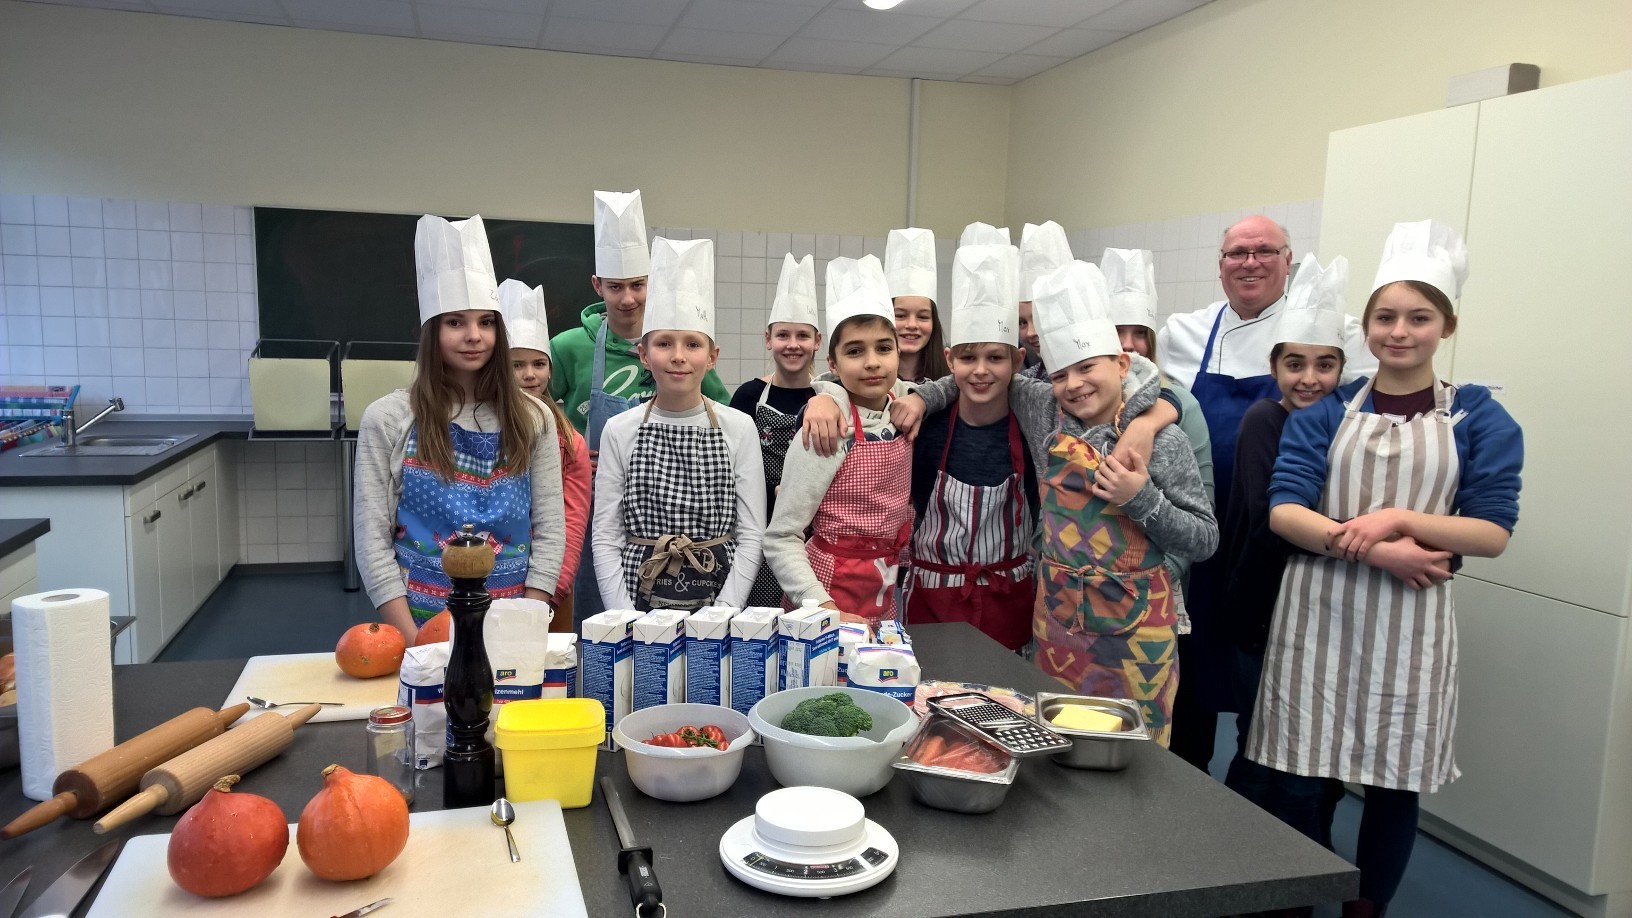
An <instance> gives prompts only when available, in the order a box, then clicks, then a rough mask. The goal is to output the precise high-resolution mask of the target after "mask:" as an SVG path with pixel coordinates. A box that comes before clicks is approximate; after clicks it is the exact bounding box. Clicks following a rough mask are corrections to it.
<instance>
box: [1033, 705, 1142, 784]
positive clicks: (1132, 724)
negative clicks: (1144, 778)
mask: <svg viewBox="0 0 1632 918" xmlns="http://www.w3.org/2000/svg"><path fill="white" fill-rule="evenodd" d="M1068 704H1071V705H1080V706H1082V707H1088V708H1094V709H1096V710H1099V711H1104V712H1105V713H1107V714H1115V715H1116V716H1118V717H1120V718H1122V723H1123V729H1122V730H1119V731H1117V732H1114V733H1104V732H1100V731H1097V730H1071V729H1068V728H1066V727H1056V726H1054V725H1053V724H1051V723H1049V722H1048V721H1049V719H1050V718H1052V717H1053V716H1054V715H1055V713H1057V712H1058V711H1059V709H1060V708H1062V707H1064V706H1065V705H1068ZM1036 718H1037V722H1038V723H1039V724H1041V725H1042V726H1043V727H1044V728H1045V729H1048V730H1052V731H1054V732H1055V733H1058V734H1059V735H1061V736H1063V737H1065V738H1067V739H1069V740H1070V741H1071V748H1070V749H1068V750H1066V751H1065V752H1058V753H1055V754H1054V755H1053V756H1051V758H1053V759H1054V761H1056V762H1058V763H1060V764H1061V765H1065V766H1067V767H1070V768H1087V769H1092V770H1094V771H1120V770H1122V769H1124V768H1126V767H1128V759H1129V758H1130V757H1131V756H1132V755H1133V749H1134V746H1135V745H1137V744H1139V743H1142V742H1149V741H1150V733H1149V731H1148V730H1147V729H1146V727H1145V715H1144V712H1143V711H1141V710H1140V709H1139V705H1138V704H1136V703H1135V702H1132V701H1129V700H1128V699H1126V698H1101V697H1098V696H1095V695H1063V694H1056V693H1054V692H1038V693H1037V714H1036Z"/></svg>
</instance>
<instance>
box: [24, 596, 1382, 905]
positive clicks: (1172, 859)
mask: <svg viewBox="0 0 1632 918" xmlns="http://www.w3.org/2000/svg"><path fill="white" fill-rule="evenodd" d="M913 636H914V639H915V642H916V643H915V647H916V649H917V652H918V657H919V660H920V661H921V663H922V664H923V669H924V674H925V677H926V678H942V679H963V680H970V681H983V682H988V683H992V684H1000V685H1012V686H1015V687H1017V688H1021V689H1024V690H1033V691H1035V690H1039V689H1046V688H1048V687H1049V680H1047V679H1046V678H1045V677H1043V676H1042V674H1041V673H1039V672H1037V671H1036V670H1035V669H1034V668H1033V667H1032V666H1031V665H1030V664H1028V663H1026V662H1025V661H1023V660H1021V659H1020V658H1019V657H1017V656H1015V655H1013V654H1010V653H1008V652H1006V651H1004V650H1003V649H1002V648H1001V647H999V646H998V645H997V644H996V643H994V642H992V641H990V640H989V639H987V638H986V637H985V636H983V635H981V634H980V633H979V632H978V631H976V630H975V629H973V628H971V627H969V626H968V625H961V624H960V625H928V626H920V627H919V628H918V629H915V630H914V632H913ZM242 666H243V661H241V660H223V661H212V662H203V663H156V664H146V665H139V666H121V667H117V668H116V669H115V673H114V685H115V692H116V695H115V720H116V724H117V732H118V735H119V737H120V738H121V739H123V738H128V737H130V736H132V735H134V734H136V733H138V732H140V731H141V730H143V729H146V728H148V727H151V726H153V725H154V724H157V723H158V722H160V721H162V720H164V719H166V718H168V717H172V716H174V715H176V714H179V713H181V712H182V711H184V710H186V709H187V708H189V707H192V706H195V705H199V704H215V703H218V702H219V701H221V700H222V699H223V698H224V696H225V694H226V692H227V691H229V690H230V689H231V687H232V684H233V682H234V681H235V679H236V678H237V675H238V673H239V671H240V670H241V669H242ZM330 762H338V763H340V764H342V765H345V766H346V767H348V768H353V769H361V767H362V765H363V725H362V723H361V722H352V723H326V724H308V725H307V726H305V727H302V728H300V730H299V731H298V732H297V733H296V734H295V741H294V743H293V745H292V746H291V747H290V748H289V749H288V750H286V751H285V752H284V753H283V754H282V755H281V756H280V757H278V758H277V759H274V760H273V761H271V762H269V763H267V764H266V765H264V766H262V767H261V768H260V769H257V770H256V771H253V772H251V773H250V774H249V775H247V776H246V777H245V779H244V781H243V783H242V784H240V785H239V787H240V788H241V789H242V790H246V791H250V792H252V793H257V794H262V795H265V796H267V797H270V798H271V799H272V800H274V801H276V802H277V804H278V805H279V806H280V807H281V808H282V809H283V811H284V813H285V815H287V816H289V817H290V818H291V819H294V818H295V817H296V816H297V815H298V814H299V812H300V810H301V808H302V807H303V806H304V805H305V803H306V801H307V800H308V799H310V797H311V795H312V794H314V793H315V792H316V791H317V789H318V787H319V785H320V781H319V778H318V775H319V773H320V772H321V770H322V769H323V767H324V766H325V765H327V764H329V763H330ZM596 771H597V774H601V775H611V776H612V779H613V780H614V781H615V782H617V784H618V786H619V789H620V792H621V794H622V797H623V801H624V806H625V808H626V809H627V810H628V812H629V818H630V821H631V823H632V824H633V826H634V828H635V832H636V835H637V838H638V841H639V842H640V843H641V844H643V845H650V846H652V848H653V849H654V852H655V856H656V863H655V869H656V873H657V876H658V878H659V880H660V882H661V883H662V884H663V890H664V894H665V895H664V898H665V901H666V902H667V903H669V904H670V905H671V906H672V913H673V914H675V915H703V914H708V915H753V916H763V918H775V916H788V915H806V914H823V915H846V916H892V918H893V916H900V915H913V916H931V915H982V916H1020V915H1038V916H1041V915H1049V916H1055V915H1092V916H1132V915H1164V916H1187V915H1188V916H1210V915H1221V914H1234V913H1239V912H1248V911H1260V910H1266V909H1278V908H1287V907H1291V906H1296V905H1306V904H1315V903H1322V902H1335V901H1340V900H1342V899H1345V898H1350V897H1353V896H1354V895H1355V894H1356V892H1357V890H1358V887H1359V872H1358V871H1357V870H1356V869H1355V868H1353V867H1352V866H1350V865H1349V864H1347V863H1346V862H1344V861H1343V860H1341V859H1340V858H1338V857H1337V856H1335V855H1333V854H1332V853H1330V852H1329V851H1327V850H1325V849H1324V848H1321V847H1320V846H1318V845H1316V844H1314V843H1313V842H1310V841H1309V840H1307V839H1305V838H1304V837H1303V836H1301V835H1299V834H1297V833H1296V832H1294V831H1292V830H1291V829H1290V828H1288V827H1286V826H1285V825H1282V824H1281V823H1280V822H1278V821H1276V820H1275V819H1274V818H1272V817H1270V816H1269V815H1267V814H1265V813H1263V812H1262V811H1260V810H1258V809H1257V808H1256V807H1253V806H1252V805H1251V804H1249V803H1247V802H1246V801H1244V800H1242V799H1241V798H1239V797H1237V796H1236V795H1235V794H1233V793H1231V792H1230V791H1228V790H1226V789H1225V788H1224V787H1223V786H1222V785H1220V784H1218V783H1217V782H1215V781H1213V780H1211V779H1210V778H1208V777H1206V776H1205V775H1203V774H1201V773H1200V772H1198V771H1197V770H1196V769H1194V768H1193V767H1191V766H1190V765H1188V764H1186V763H1185V762H1183V761H1182V760H1180V759H1179V758H1177V757H1176V756H1174V755H1172V754H1170V753H1168V752H1167V751H1166V750H1163V749H1161V748H1160V747H1157V746H1155V745H1154V744H1142V745H1141V747H1140V748H1139V749H1138V750H1137V752H1136V754H1135V755H1134V756H1133V761H1132V763H1131V764H1130V765H1129V767H1128V768H1127V770H1125V771H1122V772H1114V773H1101V772H1090V771H1076V770H1072V769H1067V768H1062V767H1060V766H1057V765H1055V764H1053V763H1052V762H1050V761H1047V760H1042V761H1031V762H1026V763H1025V764H1024V765H1023V766H1022V767H1021V770H1020V774H1019V776H1018V778H1017V780H1016V783H1015V786H1014V787H1013V789H1012V790H1011V791H1010V793H1009V796H1008V799H1007V800H1006V801H1005V802H1004V804H1003V806H1002V807H1001V808H999V809H998V810H996V811H995V812H993V813H990V814H986V815H983V816H967V815H960V814H957V813H946V812H942V811H939V810H932V809H928V808H926V807H924V806H921V805H919V804H917V803H915V802H914V801H913V800H912V797H911V792H910V790H909V789H908V787H907V785H906V783H905V782H904V781H892V782H891V783H890V785H889V786H888V787H886V788H885V789H884V790H882V791H880V792H879V793H877V794H874V795H872V796H870V797H867V798H865V799H864V800H863V801H862V802H863V804H864V805H865V806H866V808H867V815H868V817H869V818H871V819H873V820H875V821H876V822H878V823H879V824H881V825H882V826H884V827H885V828H886V829H888V830H889V831H890V832H891V833H892V834H893V835H894V836H895V838H896V840H897V842H899V844H900V846H901V866H900V867H899V868H898V869H897V870H896V872H895V873H894V874H893V875H892V876H891V877H889V878H888V879H886V880H885V881H884V882H883V883H881V884H879V885H878V886H876V887H873V888H872V889H870V890H866V891H864V892H860V893H856V894H854V895H850V896H844V897H840V898H836V899H829V900H817V899H794V898H786V897H781V896H775V895H771V894H769V893H764V892H761V891H759V890H756V889H753V888H750V887H748V886H746V885H744V884H742V883H740V882H738V881H737V880H736V879H734V878H732V877H731V876H730V875H729V874H727V873H726V872H725V868H724V867H723V866H722V865H721V863H720V859H719V854H718V842H719V838H720V836H721V834H723V833H724V831H725V830H726V828H727V827H729V826H730V825H731V824H732V823H734V822H736V821H737V820H738V819H741V818H742V817H744V816H747V815H751V814H752V812H753V807H754V802H755V801H756V800H757V799H758V798H759V797H760V796H761V795H763V794H765V793H767V792H769V791H771V790H774V789H775V788H776V786H777V785H776V782H775V781H774V779H772V778H771V776H770V773H769V770H768V769H767V767H766V765H765V757H764V753H763V751H762V750H760V749H758V748H754V749H750V750H748V753H747V759H746V762H745V763H744V766H743V772H742V777H741V778H740V779H738V781H737V783H736V785H735V786H733V787H732V788H731V789H730V790H729V791H727V792H726V793H724V794H722V795H721V796H719V797H715V798H713V799H711V800H706V801H701V802H698V803H688V804H677V803H665V802H663V801H660V800H655V799H652V798H650V797H647V796H645V795H644V794H642V793H640V792H639V791H638V790H636V789H635V788H634V786H633V785H632V784H630V783H629V781H628V778H627V776H626V774H625V771H624V767H623V757H622V756H621V755H618V754H607V753H602V754H600V756H599V761H598V762H597V768H596ZM441 777H442V776H441V773H440V771H438V770H432V771H429V772H421V773H420V788H419V790H418V796H417V800H416V802H415V808H416V809H417V810H430V809H440V808H441V797H442V794H441ZM31 805H32V801H28V800H26V799H24V798H23V796H22V793H21V777H20V774H19V773H18V772H16V771H12V772H7V773H4V774H0V822H4V821H9V820H10V819H12V818H13V817H15V816H16V815H17V814H18V813H20V812H22V811H23V810H24V809H26V808H27V807H29V806H31ZM177 818H178V817H174V816H171V817H149V818H148V819H146V820H143V821H140V822H138V823H136V824H135V825H133V826H131V827H129V828H127V829H126V830H123V831H126V832H129V833H131V834H143V833H153V832H167V831H169V830H170V827H171V826H172V825H174V823H175V821H176V819H177ZM566 824H567V833H568V836H569V838H570V840H571V843H572V856H573V859H574V862H575V864H576V867H577V873H578V878H579V882H580V883H581V885H582V887H583V891H584V896H585V899H586V900H587V902H588V906H589V913H590V914H591V915H595V916H600V915H625V914H628V913H629V912H630V906H629V900H628V891H627V888H626V887H625V885H624V883H623V880H622V878H621V877H620V876H619V875H618V873H617V867H616V859H617V851H618V841H617V836H616V835H615V833H614V831H613V828H612V821H611V818H610V817H609V816H608V815H607V812H606V807H605V805H604V804H603V802H602V801H601V799H600V794H599V793H597V794H596V799H595V801H594V802H593V803H591V804H590V805H589V806H588V807H586V808H583V809H576V810H568V811H567V812H566ZM116 834H117V833H116ZM103 840H104V839H102V838H100V837H98V836H96V835H94V834H93V833H92V832H91V827H90V821H89V820H87V821H76V820H60V821H58V822H57V823H55V824H53V825H51V826H49V827H47V828H45V829H42V830H39V831H37V832H34V833H31V834H29V835H25V836H23V837H22V838H20V839H16V840H14V841H9V842H0V859H3V860H4V862H5V864H6V865H7V867H6V870H5V871H4V872H5V873H6V876H4V877H0V882H3V881H4V880H6V879H9V877H10V874H11V873H12V872H14V871H16V870H20V869H22V867H23V866H25V865H29V864H32V865H34V882H33V883H32V884H31V886H30V888H29V891H28V894H27V896H25V898H24V904H26V903H27V902H29V901H32V900H33V899H34V898H35V897H37V896H38V895H39V894H40V892H42V891H43V890H44V889H45V888H46V886H48V885H49V884H50V882H51V881H52V880H54V879H55V878H56V877H57V876H58V875H60V874H61V873H62V872H63V871H65V870H67V869H68V868H69V867H70V866H71V865H72V864H73V863H74V861H75V860H77V859H78V858H79V857H81V856H83V855H84V854H85V853H87V852H89V851H90V850H91V849H92V848H94V847H95V846H96V845H97V843H99V842H100V841H103ZM462 856H463V857H466V858H475V857H480V856H483V855H482V854H481V853H479V852H464V853H463V854H462ZM491 856H493V857H495V858H498V857H502V856H503V845H502V844H497V843H496V845H495V848H494V850H493V852H491ZM517 912H518V913H520V914H525V913H526V908H525V905H524V904H522V903H518V908H517ZM405 914H411V912H405Z"/></svg>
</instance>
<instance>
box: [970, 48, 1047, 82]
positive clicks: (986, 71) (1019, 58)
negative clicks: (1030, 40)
mask: <svg viewBox="0 0 1632 918" xmlns="http://www.w3.org/2000/svg"><path fill="white" fill-rule="evenodd" d="M1068 60H1070V58H1068V57H1042V56H1040V55H1036V54H1011V55H1009V56H1008V57H1005V58H1003V59H1002V60H1000V61H998V62H997V63H995V64H992V65H991V66H990V67H982V68H981V69H980V70H977V71H975V72H974V73H973V74H971V76H986V77H999V78H1002V79H1008V80H1023V79H1025V78H1026V77H1033V76H1036V75H1037V74H1039V73H1042V72H1043V71H1044V70H1051V69H1053V68H1055V67H1058V66H1059V65H1061V64H1063V63H1065V62H1066V61H1068Z"/></svg>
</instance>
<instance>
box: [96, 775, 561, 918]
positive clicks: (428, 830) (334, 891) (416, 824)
mask: <svg viewBox="0 0 1632 918" xmlns="http://www.w3.org/2000/svg"><path fill="white" fill-rule="evenodd" d="M515 807H516V821H515V823H513V824H512V825H511V827H510V828H511V830H512V831H513V832H514V833H515V836H516V847H517V848H518V849H519V851H520V853H521V861H520V862H519V863H514V864H513V863H511V862H510V854H509V848H508V847H507V846H506V844H505V840H504V832H503V831H502V830H501V829H499V828H498V827H496V826H495V825H493V823H492V821H491V820H490V819H489V816H488V811H487V808H486V807H472V808H469V809H459V810H437V811H434V812H429V813H413V814H411V815H410V816H409V822H410V824H411V826H412V827H411V828H410V830H409V833H408V847H407V848H405V849H404V850H403V852H402V855H401V856H400V857H398V858H397V859H396V860H395V861H394V862H392V864H391V866H389V867H387V868H385V870H383V871H381V872H380V873H379V874H378V875H376V876H373V877H369V878H368V879H366V880H357V881H354V882H350V883H335V882H331V881H329V880H320V879H318V878H317V877H316V876H313V875H312V873H311V871H309V870H307V869H306V865H305V864H303V863H301V860H300V851H299V850H298V848H297V847H296V845H295V826H293V825H291V826H290V827H289V851H288V853H287V854H286V855H284V858H283V863H282V864H281V865H279V867H278V869H277V870H274V871H273V872H272V875H271V876H270V877H267V879H266V881H265V882H263V883H262V884H261V885H259V886H257V887H255V888H254V889H252V890H250V891H249V892H246V893H242V894H240V895H236V896H228V897H226V898H224V899H202V898H199V897H198V896H195V895H193V894H192V893H189V892H186V891H185V890H183V889H182V888H181V887H179V886H177V885H176V884H175V883H174V882H173V881H172V880H171V879H170V872H169V868H168V866H166V861H165V856H166V852H167V851H168V849H169V845H170V836H169V835H141V836H137V837H136V838H132V839H131V840H130V841H128V842H126V843H125V849H124V851H123V852H122V853H121V854H120V855H119V860H118V861H116V862H115V863H114V865H113V870H112V871H111V872H110V873H109V874H108V879H107V882H106V883H104V884H103V885H102V889H101V891H99V892H98V893H97V896H96V901H95V902H93V903H92V904H91V910H90V912H89V913H88V918H138V916H144V915H152V916H161V915H162V916H165V918H170V916H186V915H199V916H212V915H222V916H228V915H230V916H234V918H237V916H243V918H251V916H261V915H265V916H269V918H285V916H323V915H341V914H345V913H346V912H349V911H351V910H352V909H355V908H357V907H359V906H362V905H367V904H368V903H370V902H373V901H375V900H377V899H383V898H387V897H389V898H390V899H391V904H390V905H388V906H386V907H384V908H381V909H380V910H379V911H376V912H374V913H373V918H409V916H415V915H427V916H451V915H505V914H527V915H550V916H552V918H556V916H559V918H577V916H583V918H588V914H589V913H588V911H587V909H586V908H585V906H584V896H583V892H582V891H581V890H580V889H579V886H578V870H577V868H576V867H575V866H574V865H573V861H572V848H571V846H570V845H569V844H568V842H567V827H566V823H565V822H563V821H562V819H561V806H560V804H558V803H556V802H555V801H553V800H534V801H528V802H525V803H517V804H516V805H515Z"/></svg>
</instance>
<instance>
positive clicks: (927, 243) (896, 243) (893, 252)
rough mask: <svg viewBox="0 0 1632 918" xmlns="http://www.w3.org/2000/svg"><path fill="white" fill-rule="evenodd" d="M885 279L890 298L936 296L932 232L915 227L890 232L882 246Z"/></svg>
mask: <svg viewBox="0 0 1632 918" xmlns="http://www.w3.org/2000/svg"><path fill="white" fill-rule="evenodd" d="M884 279H885V280H887V281H889V284H890V296H891V297H892V298H893V297H898V296H927V297H929V298H930V299H931V300H934V299H936V298H937V297H939V296H940V294H939V293H938V292H937V291H936V289H935V284H936V281H937V278H936V276H935V232H934V231H933V230H927V229H919V228H918V227H915V226H909V227H907V228H906V229H894V230H890V238H889V240H888V241H886V242H885V244H884Z"/></svg>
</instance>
